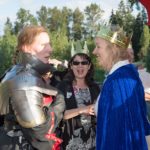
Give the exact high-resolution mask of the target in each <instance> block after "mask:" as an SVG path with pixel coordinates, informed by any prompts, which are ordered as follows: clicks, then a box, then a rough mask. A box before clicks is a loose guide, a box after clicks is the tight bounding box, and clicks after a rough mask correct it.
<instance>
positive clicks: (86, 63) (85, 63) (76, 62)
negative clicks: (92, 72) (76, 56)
mask: <svg viewBox="0 0 150 150" xmlns="http://www.w3.org/2000/svg"><path fill="white" fill-rule="evenodd" d="M72 64H73V65H74V66H78V65H79V64H81V65H88V64H89V62H88V61H81V62H79V61H73V62H72Z"/></svg>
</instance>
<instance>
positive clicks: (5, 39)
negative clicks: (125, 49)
mask: <svg viewBox="0 0 150 150" xmlns="http://www.w3.org/2000/svg"><path fill="white" fill-rule="evenodd" d="M134 3H135V1H134V0H129V1H128V2H127V3H126V4H125V3H124V1H123V0H121V1H120V3H119V5H118V9H117V10H116V11H114V10H112V12H111V15H110V17H109V20H107V21H106V20H104V19H102V16H103V14H104V12H105V11H107V10H102V9H101V7H100V5H97V4H96V3H91V4H90V5H89V6H87V7H86V8H85V9H84V11H81V10H80V9H79V8H76V9H74V10H72V9H70V8H68V7H63V8H62V9H59V8H57V7H53V8H49V7H46V6H41V8H40V10H39V11H37V12H36V16H34V15H33V14H31V13H30V11H29V10H26V9H24V8H20V9H19V10H18V12H17V13H16V20H15V21H14V22H12V21H11V20H10V18H9V17H8V18H7V21H6V22H5V25H4V31H3V35H1V36H0V76H1V75H2V74H3V73H4V72H5V70H7V69H8V68H9V67H10V66H11V65H12V58H13V55H14V53H15V51H16V44H17V35H18V33H19V31H20V30H21V29H22V27H24V26H25V25H29V24H33V25H42V26H44V27H45V28H47V30H48V32H49V35H50V38H51V42H52V46H53V49H54V53H53V58H56V59H58V60H68V59H69V58H70V57H71V55H70V53H71V46H72V44H74V47H75V49H78V48H80V47H81V48H83V46H84V43H85V41H86V43H87V47H88V50H89V53H90V56H91V58H92V61H93V62H94V64H95V80H96V81H98V82H102V81H103V79H104V74H105V73H104V71H103V70H102V69H100V68H99V66H98V64H97V61H96V59H95V57H94V56H93V55H92V51H93V49H94V47H95V43H94V35H95V33H96V31H97V30H98V29H99V28H100V26H101V25H102V24H105V23H111V24H119V26H120V27H122V28H123V29H124V30H125V31H126V32H127V33H129V32H131V31H133V36H132V46H133V49H134V55H135V62H139V61H140V62H142V63H143V64H144V65H145V67H146V68H147V70H148V72H150V27H149V26H147V24H146V22H147V13H146V10H145V8H144V7H143V8H142V9H139V8H138V7H139V5H138V4H136V7H137V9H139V11H138V13H137V15H133V13H132V12H133V7H132V6H133V4H134ZM79 43H80V44H79Z"/></svg>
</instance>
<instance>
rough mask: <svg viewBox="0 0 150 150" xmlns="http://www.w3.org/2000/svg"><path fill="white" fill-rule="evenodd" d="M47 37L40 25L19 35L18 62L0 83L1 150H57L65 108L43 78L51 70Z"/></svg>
mask: <svg viewBox="0 0 150 150" xmlns="http://www.w3.org/2000/svg"><path fill="white" fill-rule="evenodd" d="M51 53H52V47H51V43H50V38H49V35H48V33H47V31H46V30H45V28H43V27H41V26H27V27H25V28H23V30H22V31H21V32H20V34H19V36H18V44H17V51H16V56H17V58H19V59H18V61H19V63H18V64H16V65H14V66H13V67H12V68H11V69H10V70H9V71H8V72H7V73H6V74H5V75H4V77H3V79H2V80H1V83H0V115H4V116H5V119H4V127H3V128H1V131H0V132H1V134H0V150H6V149H7V150H24V149H25V150H32V149H33V150H58V149H59V144H60V143H61V142H62V140H61V139H59V138H58V137H57V136H56V134H55V129H56V128H57V126H58V124H59V122H60V121H61V119H62V117H63V112H64V109H65V103H64V97H63V95H62V94H61V93H60V92H59V91H58V90H57V89H55V88H54V87H52V86H50V85H49V84H46V82H45V80H44V79H43V78H42V76H43V75H45V74H46V73H47V72H48V71H50V69H51V65H50V64H49V58H50V56H51Z"/></svg>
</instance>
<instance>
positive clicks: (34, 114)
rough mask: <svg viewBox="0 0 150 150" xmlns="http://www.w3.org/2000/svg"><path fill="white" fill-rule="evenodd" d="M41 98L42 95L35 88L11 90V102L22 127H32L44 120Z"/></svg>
mask: <svg viewBox="0 0 150 150" xmlns="http://www.w3.org/2000/svg"><path fill="white" fill-rule="evenodd" d="M42 99H43V95H42V94H41V93H40V92H38V91H35V90H16V89H15V90H13V92H12V98H11V104H12V108H13V110H14V112H15V115H16V118H17V120H18V122H19V124H20V125H21V126H22V127H25V128H32V127H36V126H38V125H41V124H43V123H44V122H45V121H46V118H45V114H44V112H43V110H42Z"/></svg>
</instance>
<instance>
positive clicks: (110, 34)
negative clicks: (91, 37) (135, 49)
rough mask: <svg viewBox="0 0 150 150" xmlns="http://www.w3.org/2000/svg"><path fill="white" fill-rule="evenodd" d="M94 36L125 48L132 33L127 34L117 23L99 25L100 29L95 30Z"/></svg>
mask: <svg viewBox="0 0 150 150" xmlns="http://www.w3.org/2000/svg"><path fill="white" fill-rule="evenodd" d="M96 37H100V38H103V39H105V40H107V41H109V42H111V43H113V44H116V45H118V46H120V47H122V48H127V47H128V45H129V43H130V41H131V37H132V34H129V35H128V36H127V35H126V33H125V32H124V31H123V29H122V28H120V27H119V26H117V25H114V26H101V27H100V30H99V31H98V32H97V35H96Z"/></svg>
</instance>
